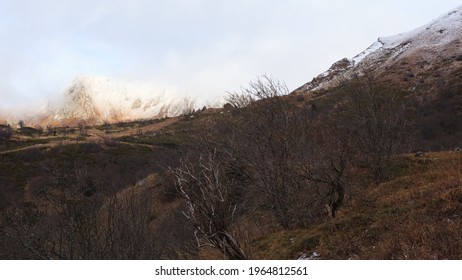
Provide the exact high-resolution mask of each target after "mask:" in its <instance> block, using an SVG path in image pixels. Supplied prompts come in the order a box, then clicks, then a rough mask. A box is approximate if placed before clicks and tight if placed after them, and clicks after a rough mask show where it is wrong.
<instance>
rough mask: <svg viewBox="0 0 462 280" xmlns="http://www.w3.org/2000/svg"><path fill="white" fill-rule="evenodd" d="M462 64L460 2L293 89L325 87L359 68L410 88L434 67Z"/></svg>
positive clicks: (446, 69)
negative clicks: (439, 15)
mask: <svg viewBox="0 0 462 280" xmlns="http://www.w3.org/2000/svg"><path fill="white" fill-rule="evenodd" d="M461 67H462V6H459V7H458V8H456V9H454V10H452V11H451V12H449V13H447V14H445V15H443V16H441V17H439V18H437V19H436V20H434V21H432V22H431V23H429V24H427V25H425V26H422V27H419V28H417V29H415V30H412V31H410V32H407V33H403V34H398V35H395V36H391V37H384V38H379V39H378V40H377V41H376V42H374V43H373V44H372V45H371V46H370V47H369V48H367V49H366V50H364V51H363V52H361V53H360V54H358V55H356V56H355V57H353V58H351V59H347V58H344V59H342V60H340V61H338V62H336V63H334V64H333V65H332V67H331V68H330V69H329V70H327V71H326V72H324V73H322V74H320V75H319V76H317V77H316V78H314V79H313V80H312V81H311V82H308V83H306V84H305V85H303V86H301V87H300V88H298V89H296V90H295V91H294V93H309V92H319V91H325V90H328V89H330V88H333V87H336V86H337V85H338V84H339V81H342V80H344V79H348V77H350V76H351V75H353V74H354V73H357V72H358V71H359V70H361V69H367V70H368V71H372V72H373V73H375V74H376V75H380V76H382V77H386V78H388V79H391V80H393V81H397V82H400V83H403V84H407V87H408V88H409V89H413V88H414V87H415V86H416V85H415V84H416V83H417V84H419V83H425V82H426V80H427V78H428V77H427V76H429V74H428V73H429V72H432V74H434V73H433V72H434V70H435V69H439V70H441V73H439V75H444V74H449V73H456V72H457V71H458V70H460V69H461ZM430 76H431V74H430ZM437 78H438V77H437ZM410 80H412V82H410ZM428 80H430V82H432V81H434V79H428ZM406 82H408V83H406Z"/></svg>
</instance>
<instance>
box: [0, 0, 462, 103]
mask: <svg viewBox="0 0 462 280" xmlns="http://www.w3.org/2000/svg"><path fill="white" fill-rule="evenodd" d="M461 4H462V3H461V2H460V1H457V0H454V1H452V0H438V1H436V0H433V1H429V0H387V1H370V0H348V1H347V0H322V1H321V0H316V1H314V0H285V1H280V0H267V1H263V0H231V1H227V0H163V1H161V0H120V1H118V0H88V1H86V0H85V1H84V0H80V1H78V0H40V1H39V0H29V1H27V0H0V62H1V63H0V109H2V110H5V109H6V108H8V107H11V106H16V105H18V104H22V105H26V106H28V105H27V104H31V103H33V104H38V103H39V102H43V101H44V100H47V99H51V98H55V97H56V96H57V95H58V94H61V93H62V92H63V91H64V89H65V88H66V86H67V85H68V84H69V83H70V82H71V81H72V80H73V79H74V78H75V77H77V76H79V75H96V76H109V77H117V78H124V79H130V80H141V81H144V82H149V83H152V84H153V87H157V88H159V89H166V90H167V91H176V92H180V93H182V94H186V95H190V96H194V97H197V98H199V99H209V100H211V101H214V100H216V99H218V98H219V97H221V96H223V95H224V93H225V92H226V91H236V90H238V89H239V88H240V86H245V85H246V84H248V82H249V81H250V80H252V79H255V77H256V76H258V75H260V74H264V73H265V74H269V75H272V76H274V77H277V78H278V79H280V80H283V81H285V82H286V83H287V85H288V86H289V88H290V89H295V88H297V87H299V86H301V85H302V84H304V83H306V82H308V81H310V80H311V79H312V78H313V77H314V76H317V75H318V74H319V73H321V72H323V71H325V70H326V69H327V68H328V67H329V66H330V65H331V64H332V63H334V62H335V61H337V60H339V59H341V58H343V57H353V56H355V55H356V54H358V53H360V52H361V51H362V50H364V49H365V48H367V47H368V46H369V45H370V44H372V43H373V42H374V41H375V40H376V39H377V38H378V37H384V36H390V35H394V34H397V33H400V32H405V31H408V30H411V29H414V28H416V27H419V26H421V25H424V24H426V23H428V22H429V21H431V20H433V19H434V18H436V17H438V16H440V15H441V14H444V13H446V12H448V11H450V10H451V9H452V8H455V7H457V6H459V5H461Z"/></svg>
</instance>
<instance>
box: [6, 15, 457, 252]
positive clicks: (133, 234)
mask: <svg viewBox="0 0 462 280" xmlns="http://www.w3.org/2000/svg"><path fill="white" fill-rule="evenodd" d="M461 30H462V6H461V7H459V8H457V9H456V10H454V11H452V12H450V13H448V14H446V15H444V16H442V17H440V18H438V19H437V20H435V21H433V22H432V23H430V24H429V25H426V26H424V27H421V28H418V29H416V30H414V31H411V32H409V33H405V34H400V35H396V36H392V37H388V38H381V39H379V40H378V41H377V42H376V43H374V44H373V45H372V46H371V47H370V48H368V49H367V50H366V51H364V52H363V53H361V54H359V55H358V56H356V57H355V58H353V59H343V60H340V61H339V62H337V63H335V64H334V65H333V66H332V68H331V69H330V70H328V71H327V72H325V73H323V74H321V75H320V76H318V77H317V78H315V79H314V80H313V81H312V82H310V83H307V84H306V85H304V86H302V87H300V88H299V89H297V90H296V91H295V92H292V93H291V94H289V90H288V88H287V86H286V85H285V84H284V83H283V82H281V81H278V80H277V79H275V78H272V77H268V76H262V77H259V78H257V80H256V81H253V82H251V83H250V84H249V86H248V87H247V88H243V89H242V92H241V93H234V94H230V95H229V96H228V97H227V102H228V103H227V104H225V105H224V106H223V108H214V109H206V108H203V109H202V110H191V109H192V108H193V106H192V103H191V102H190V101H189V100H181V99H177V98H176V97H174V96H167V95H162V94H161V95H157V93H158V92H152V90H151V89H150V88H149V87H145V88H144V87H140V86H139V84H136V85H135V84H130V83H125V82H120V81H115V80H112V79H108V78H95V77H81V78H78V79H76V80H75V81H74V82H73V83H72V84H71V86H70V87H69V88H68V89H67V90H66V91H65V101H64V102H63V103H62V104H61V105H62V106H60V107H58V109H57V110H55V111H50V112H49V114H47V115H44V116H41V119H40V124H42V126H43V127H45V125H46V128H41V127H40V126H39V127H35V128H34V127H29V126H27V122H26V124H24V123H23V122H22V123H21V125H19V126H17V127H16V126H9V125H3V124H1V125H0V188H1V191H2V196H1V197H0V258H2V259H460V258H462V238H461V237H460V231H461V229H462V176H461V174H462V152H461V151H460V147H461V146H462V143H461V140H462V122H461V121H460V120H461V119H462V64H461V63H462V61H461V59H460V44H462V42H461V38H462V36H460V35H461ZM177 114H180V116H178V117H169V116H170V115H177Z"/></svg>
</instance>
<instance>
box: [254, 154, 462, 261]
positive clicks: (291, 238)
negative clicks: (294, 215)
mask: <svg viewBox="0 0 462 280" xmlns="http://www.w3.org/2000/svg"><path fill="white" fill-rule="evenodd" d="M461 174H462V153H461V152H440V153H430V154H427V155H425V157H414V155H408V156H406V157H404V158H402V159H400V160H398V161H397V162H396V165H395V168H394V175H393V178H391V179H390V180H389V181H387V182H386V183H384V184H383V185H382V186H381V187H380V188H377V187H373V186H370V187H359V188H356V189H354V190H353V193H354V196H353V197H352V198H351V199H350V200H349V202H348V204H347V205H346V206H345V208H344V209H343V210H342V211H341V212H340V213H339V216H338V218H337V219H335V220H326V221H325V222H324V223H321V224H319V225H316V226H314V227H313V228H310V229H306V230H294V231H284V232H278V233H275V234H270V235H268V236H264V237H261V238H258V239H257V240H255V243H254V246H255V251H254V254H255V257H256V258H263V259H287V258H289V259H294V258H300V257H302V258H313V259H361V260H364V259H385V260H389V259H459V260H460V259H461V258H462V238H461V236H460V231H461V230H462V175H461Z"/></svg>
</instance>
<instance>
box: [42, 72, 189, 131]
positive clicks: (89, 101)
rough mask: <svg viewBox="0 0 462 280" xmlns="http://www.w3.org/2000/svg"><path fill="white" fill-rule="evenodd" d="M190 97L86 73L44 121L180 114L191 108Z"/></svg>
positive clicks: (116, 119) (101, 120) (96, 121)
mask: <svg viewBox="0 0 462 280" xmlns="http://www.w3.org/2000/svg"><path fill="white" fill-rule="evenodd" d="M190 106H191V102H190V101H189V100H187V99H186V98H181V97H180V96H178V95H176V94H172V93H167V92H165V91H161V90H154V89H153V88H152V87H151V86H150V85H148V84H143V83H140V82H132V81H125V80H117V79H112V78H107V77H89V76H83V77H79V78H77V79H75V80H74V81H73V82H72V84H71V85H70V86H69V88H68V89H66V91H65V93H64V102H63V105H62V106H60V107H59V108H58V109H57V110H56V111H54V112H51V113H49V114H48V116H47V117H45V118H44V119H42V120H41V123H42V124H43V123H58V124H67V125H69V124H70V125H72V124H75V123H76V122H79V121H82V120H83V121H85V122H86V123H87V124H101V123H104V122H108V123H113V122H121V121H131V120H137V119H150V118H162V117H166V116H176V115H179V114H181V113H182V112H183V111H184V110H187V109H189V107H190Z"/></svg>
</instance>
